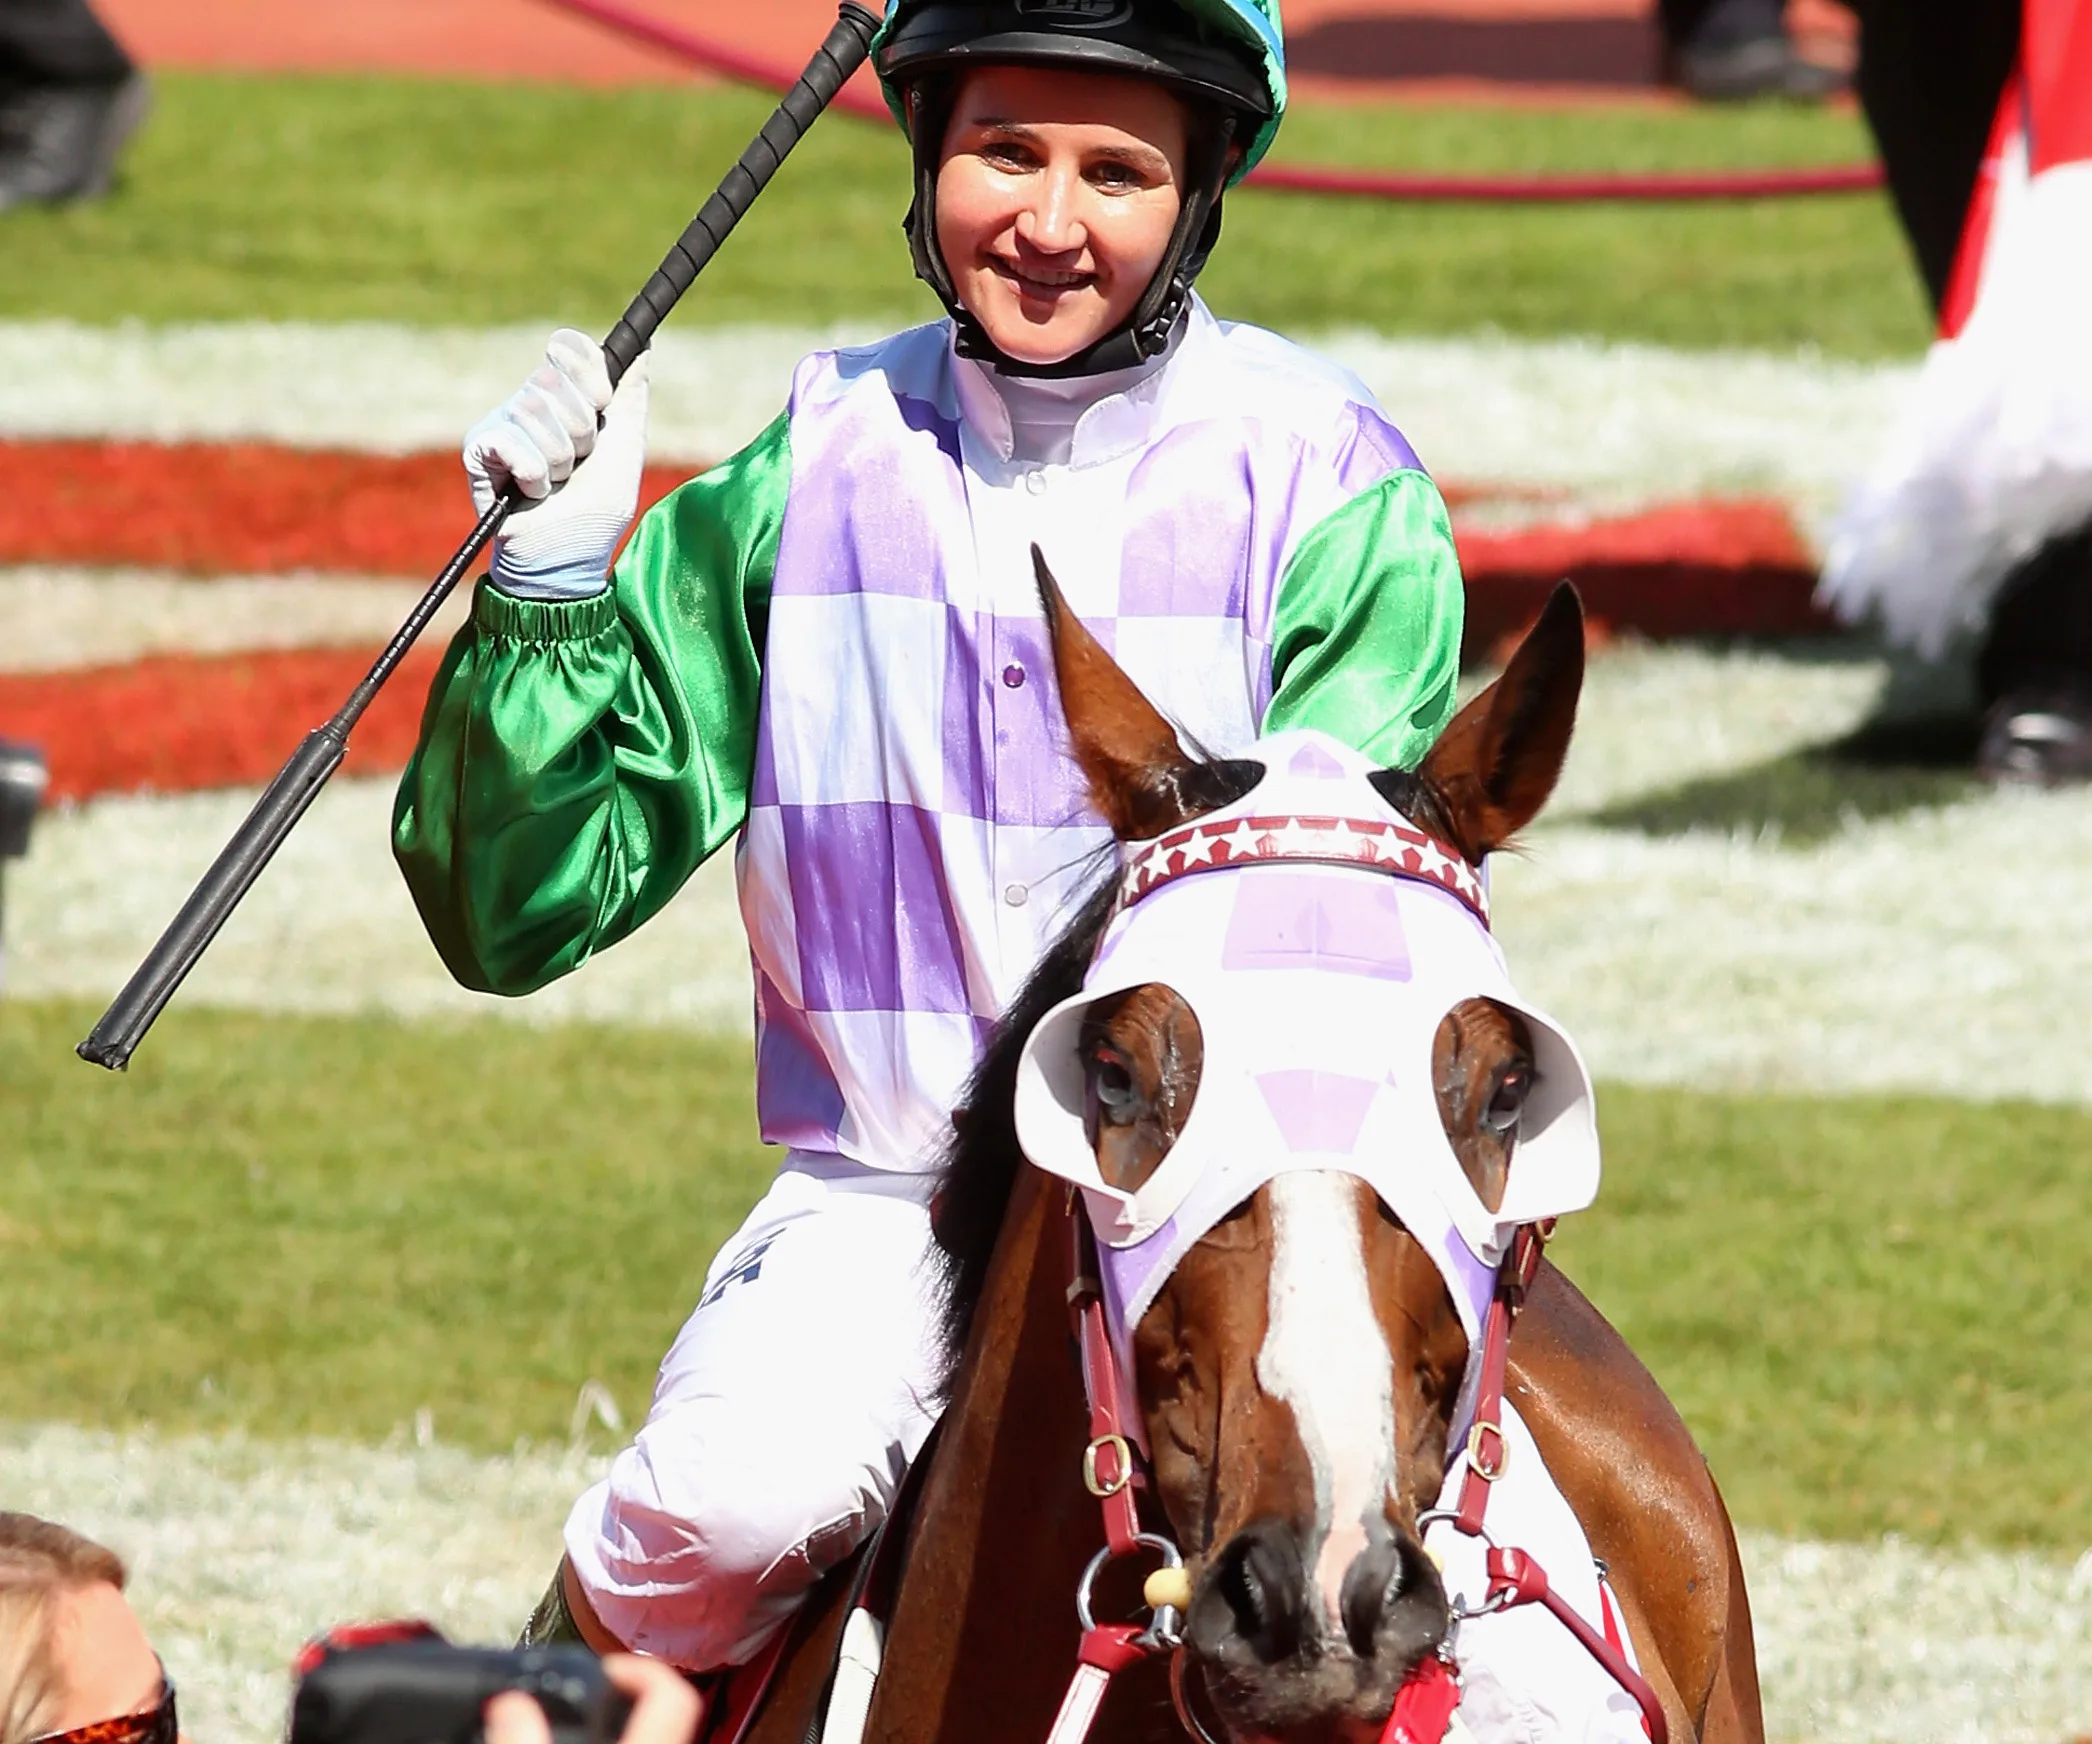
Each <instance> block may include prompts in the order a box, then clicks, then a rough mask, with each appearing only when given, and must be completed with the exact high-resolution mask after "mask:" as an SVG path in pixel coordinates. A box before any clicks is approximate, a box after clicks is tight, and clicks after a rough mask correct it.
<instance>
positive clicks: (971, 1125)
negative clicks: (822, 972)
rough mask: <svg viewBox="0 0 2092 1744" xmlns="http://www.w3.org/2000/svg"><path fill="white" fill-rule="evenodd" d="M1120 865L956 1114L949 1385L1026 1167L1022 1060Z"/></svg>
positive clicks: (941, 1251)
mask: <svg viewBox="0 0 2092 1744" xmlns="http://www.w3.org/2000/svg"><path fill="white" fill-rule="evenodd" d="M1117 874H1118V867H1117V865H1116V863H1114V864H1113V866H1112V868H1111V871H1110V875H1108V876H1106V877H1104V878H1103V879H1102V880H1100V881H1099V883H1098V885H1097V887H1096V888H1095V889H1094V890H1092V891H1091V892H1090V894H1089V895H1088V896H1087V897H1085V898H1084V899H1083V904H1082V907H1081V908H1080V909H1079V910H1078V911H1077V913H1076V916H1075V919H1074V920H1073V921H1072V922H1070V923H1069V926H1068V929H1067V931H1065V932H1064V933H1062V934H1061V936H1060V937H1059V938H1058V939H1056V940H1055V941H1054V942H1053V945H1052V947H1051V948H1050V949H1049V950H1048V951H1047V953H1046V955H1045V956H1044V957H1042V958H1040V960H1039V966H1038V967H1037V968H1036V969H1034V970H1033V971H1032V973H1031V979H1030V980H1028V981H1027V982H1025V984H1024V990H1023V991H1022V992H1021V993H1019V994H1018V995H1017V997H1016V999H1015V1000H1014V1001H1013V1002H1012V1003H1011V1005H1010V1008H1009V1009H1008V1010H1007V1011H1005V1012H1004V1013H1003V1014H1002V1017H1001V1019H1000V1020H999V1021H998V1022H997V1024H996V1026H995V1033H994V1034H993V1035H992V1036H990V1037H989V1039H988V1047H987V1051H986V1052H985V1053H983V1054H982V1055H981V1062H980V1064H979V1065H978V1066H976V1067H975V1068H974V1072H973V1077H972V1078H971V1079H970V1080H969V1081H968V1083H967V1086H966V1096H965V1100H964V1101H963V1102H961V1104H960V1105H959V1107H958V1108H957V1109H955V1110H954V1111H953V1114H952V1136H951V1139H950V1141H949V1142H948V1143H947V1144H946V1146H945V1152H944V1157H943V1160H942V1162H941V1164H940V1166H939V1173H940V1175H941V1177H942V1178H941V1180H940V1181H939V1184H938V1194H937V1200H936V1205H937V1210H936V1216H935V1218H934V1220H933V1221H934V1228H935V1231H936V1236H937V1252H938V1260H939V1265H940V1268H941V1270H942V1273H943V1276H942V1280H941V1283H942V1295H943V1301H942V1304H941V1306H942V1312H943V1321H944V1325H943V1337H944V1382H943V1384H944V1387H945V1388H946V1389H947V1390H949V1388H950V1386H951V1382H952V1377H953V1376H954V1374H956V1372H957V1370H958V1367H959V1359H960V1357H961V1356H962V1355H963V1354H964V1353H965V1350H966V1334H967V1332H968V1330H969V1329H970V1328H971V1327H972V1325H973V1311H974V1308H975V1306H976V1305H977V1304H978V1303H979V1302H980V1299H981V1291H982V1290H983V1289H985V1288H986V1287H987V1282H988V1264H989V1261H990V1260H992V1259H993V1258H994V1255H995V1239H996V1237H997V1236H998V1235H999V1234H1000V1233H1001V1232H1002V1220H1003V1215H1004V1213H1005V1212H1007V1211H1008V1209H1009V1205H1010V1193H1011V1190H1012V1189H1013V1188H1014V1187H1015V1185H1016V1182H1017V1171H1018V1169H1019V1168H1021V1167H1022V1166H1023V1163H1024V1152H1023V1150H1022V1149H1021V1148H1020V1147H1019V1146H1018V1143H1017V1110H1016V1103H1017V1062H1018V1060H1019V1059H1020V1058H1021V1057H1022V1055H1023V1053H1024V1044H1025V1042H1026V1041H1027V1040H1028V1039H1029V1038H1030V1036H1031V1032H1032V1031H1033V1030H1034V1029H1036V1028H1037V1027H1038V1023H1039V1019H1041V1018H1042V1017H1044V1016H1045V1015H1046V1014H1047V1012H1049V1011H1051V1010H1052V1009H1053V1008H1054V1007H1055V1006H1056V1005H1058V1004H1060V1002H1061V1001H1062V1000H1063V999H1067V998H1070V997H1072V996H1073V995H1074V994H1075V993H1077V992H1079V991H1080V990H1081V987H1082V977H1083V975H1084V973H1085V972H1086V971H1087V970H1088V968H1089V966H1090V958H1091V957H1092V956H1093V955H1095V953H1096V949H1097V940H1098V938H1099V937H1100V936H1101V935H1102V934H1103V931H1104V927H1105V923H1106V922H1107V921H1109V920H1110V918H1111V911H1112V902H1113V898H1114V897H1115V896H1116V894H1117V891H1118V876H1117Z"/></svg>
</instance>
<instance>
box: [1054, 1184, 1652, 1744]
mask: <svg viewBox="0 0 2092 1744" xmlns="http://www.w3.org/2000/svg"><path fill="white" fill-rule="evenodd" d="M1062 1205H1063V1210H1062V1217H1063V1221H1064V1223H1065V1225H1066V1229H1067V1235H1068V1250H1069V1256H1070V1258H1069V1272H1070V1282H1069V1285H1068V1308H1069V1311H1070V1313H1071V1314H1072V1315H1073V1317H1074V1321H1075V1337H1076V1344H1077V1348H1078V1351H1079V1353H1080V1360H1081V1364H1082V1385H1083V1391H1084V1392H1085V1393H1086V1394H1087V1395H1088V1399H1089V1409H1090V1439H1089V1443H1088V1445H1087V1446H1086V1447H1085V1448H1084V1450H1083V1456H1082V1476H1083V1483H1084V1485H1085V1486H1086V1487H1087V1488H1088V1490H1089V1492H1090V1494H1091V1495H1093V1496H1095V1497H1096V1498H1097V1502H1098V1506H1099V1508H1100V1509H1101V1510H1102V1512H1103V1516H1104V1548H1103V1549H1102V1550H1101V1551H1099V1552H1098V1554H1097V1555H1096V1557H1095V1558H1093V1559H1092V1561H1091V1563H1090V1565H1089V1567H1088V1569H1087V1570H1085V1571H1084V1574H1083V1580H1082V1586H1081V1589H1080V1591H1079V1592H1078V1595H1077V1600H1076V1609H1077V1612H1078V1614H1079V1616H1080V1617H1081V1620H1082V1625H1083V1631H1082V1645H1081V1646H1080V1648H1079V1649H1078V1650H1077V1653H1076V1667H1075V1675H1074V1676H1073V1678H1072V1679H1070V1681H1069V1684H1068V1693H1067V1694H1066V1695H1065V1696H1064V1697H1062V1699H1061V1706H1060V1712H1059V1713H1058V1714H1057V1715H1056V1716H1055V1717H1054V1722H1053V1727H1052V1730H1051V1731H1049V1732H1048V1733H1047V1734H1046V1744H1083V1740H1084V1739H1085V1738H1087V1737H1088V1735H1089V1731H1090V1728H1091V1727H1092V1726H1093V1725H1094V1724H1095V1723H1096V1718H1097V1712H1098V1709H1099V1708H1100V1707H1101V1706H1102V1705H1103V1702H1104V1693H1105V1691H1106V1690H1107V1689H1109V1688H1110V1686H1111V1680H1112V1679H1113V1678H1114V1677H1115V1676H1117V1675H1118V1673H1120V1672H1121V1671H1124V1670H1125V1669H1126V1668H1127V1667H1128V1666H1130V1665H1133V1664H1136V1663H1137V1662H1138V1661H1140V1660H1142V1659H1145V1658H1148V1657H1150V1656H1152V1655H1156V1654H1161V1653H1174V1654H1176V1655H1178V1669H1179V1670H1181V1666H1182V1653H1183V1643H1182V1640H1181V1638H1180V1637H1179V1636H1178V1634H1177V1623H1178V1617H1177V1613H1176V1610H1175V1608H1174V1607H1173V1606H1171V1605H1168V1604H1163V1605H1157V1606H1154V1607H1153V1611H1154V1615H1153V1617H1152V1619H1151V1621H1150V1622H1149V1623H1148V1624H1147V1625H1146V1626H1145V1627H1143V1626H1141V1625H1138V1624H1133V1623H1099V1622H1098V1621H1097V1620H1096V1619H1095V1617H1094V1616H1093V1615H1092V1614H1091V1610H1090V1587H1091V1585H1092V1583H1093V1582H1094V1580H1095V1578H1096V1575H1097V1573H1098V1571H1099V1570H1100V1569H1101V1568H1102V1567H1103V1566H1104V1565H1105V1564H1106V1563H1107V1562H1109V1561H1111V1560H1113V1559H1114V1558H1116V1557H1121V1556H1126V1555H1129V1554H1131V1553H1132V1552H1134V1551H1136V1550H1140V1549H1143V1548H1145V1549H1151V1550H1157V1551H1159V1552H1161V1553H1162V1555H1163V1559H1164V1565H1165V1566H1166V1567H1169V1568H1181V1567H1182V1565H1183V1557H1182V1555H1181V1553H1180V1552H1179V1551H1178V1550H1177V1547H1176V1546H1175V1545H1174V1544H1173V1543H1171V1542H1170V1541H1169V1540H1168V1539H1165V1538H1163V1537H1161V1536H1159V1535H1158V1534H1154V1533H1147V1532H1143V1531H1142V1530H1141V1526H1140V1507H1139V1501H1138V1496H1137V1491H1138V1490H1139V1489H1140V1487H1141V1486H1142V1485H1143V1483H1144V1481H1145V1480H1144V1478H1143V1475H1142V1473H1141V1471H1140V1470H1139V1467H1138V1463H1137V1461H1136V1460H1135V1457H1134V1453H1133V1444H1132V1442H1131V1440H1130V1439H1129V1438H1128V1437H1127V1434H1126V1425H1125V1424H1124V1422H1123V1421H1122V1420H1121V1419H1120V1416H1119V1401H1120V1400H1121V1399H1122V1398H1125V1397H1127V1396H1128V1395H1127V1394H1126V1393H1124V1392H1123V1391H1122V1390H1121V1385H1120V1374H1119V1363H1118V1357H1117V1356H1116V1354H1115V1353H1114V1347H1113V1344H1112V1339H1111V1332H1110V1328H1109V1327H1108V1326H1107V1325H1106V1322H1105V1318H1104V1297H1103V1292H1102V1290H1101V1289H1100V1288H1099V1285H1098V1281H1097V1264H1096V1255H1095V1248H1094V1243H1093V1238H1092V1237H1091V1234H1090V1229H1089V1222H1088V1219H1087V1218H1086V1217H1084V1216H1083V1215H1082V1213H1081V1211H1080V1210H1079V1209H1078V1206H1077V1200H1076V1195H1075V1192H1074V1190H1073V1189H1070V1190H1069V1191H1068V1193H1067V1194H1066V1195H1065V1197H1064V1199H1063V1201H1062ZM1550 1233H1552V1230H1551V1227H1549V1226H1542V1225H1539V1224H1523V1225H1521V1226H1520V1227H1519V1230H1518V1233H1517V1235H1516V1236H1515V1237H1514V1238H1513V1240H1512V1244H1511V1251H1510V1252H1509V1253H1507V1254H1506V1255H1505V1256H1504V1260H1503V1264H1502V1265H1501V1266H1500V1267H1498V1269H1497V1277H1496V1290H1495V1293H1494V1295H1493V1296H1492V1298H1491V1300H1490V1305H1489V1318H1488V1321H1487V1323H1486V1324H1485V1326H1484V1327H1483V1332H1482V1366H1481V1372H1480V1374H1479V1376H1478V1378H1477V1384H1476V1391H1475V1415H1474V1426H1473V1428H1472V1429H1470V1430H1469V1432H1468V1437H1467V1451H1466V1454H1465V1456H1464V1457H1465V1458H1466V1461H1467V1472H1466V1475H1465V1476H1464V1478H1463V1479H1462V1481H1461V1486H1460V1503H1459V1507H1458V1508H1457V1509H1456V1510H1455V1511H1454V1513H1453V1515H1452V1524H1453V1526H1454V1528H1455V1529H1456V1530H1457V1531H1460V1532H1464V1533H1467V1534H1468V1535H1469V1536H1471V1537H1481V1538H1484V1539H1485V1540H1486V1539H1488V1533H1487V1529H1486V1527H1485V1525H1484V1517H1485V1515H1486V1514H1487V1512H1488V1508H1489V1492H1490V1486H1491V1485H1492V1484H1494V1483H1495V1482H1496V1480H1497V1479H1498V1478H1499V1477H1500V1476H1502V1474H1503V1470H1504V1456H1505V1451H1506V1443H1505V1441H1504V1432H1503V1397H1504V1368H1505V1363H1506V1361H1507V1359H1508V1357H1509V1354H1510V1348H1511V1323H1512V1321H1513V1320H1515V1319H1516V1318H1517V1316H1518V1311H1519V1309H1520V1308H1522V1307H1523V1306H1524V1305H1525V1299H1526V1294H1527V1292H1528V1291H1529V1290H1530V1289H1531V1287H1532V1282H1533V1279H1534V1277H1535V1276H1536V1275H1537V1274H1538V1272H1539V1270H1540V1257H1541V1252H1542V1250H1543V1248H1544V1247H1545V1245H1546V1241H1547V1237H1548V1235H1549V1234H1550ZM1488 1542H1489V1552H1488V1564H1487V1566H1488V1571H1489V1595H1488V1598H1487V1599H1486V1601H1485V1602H1484V1604H1483V1606H1482V1610H1484V1611H1501V1610H1508V1609H1510V1608H1511V1607H1513V1606H1515V1605H1526V1604H1541V1605H1545V1606H1546V1607H1547V1609H1548V1610H1549V1611H1550V1612H1552V1613H1553V1614H1554V1616H1555V1617H1556V1618H1558V1619H1559V1620H1560V1621H1561V1623H1562V1625H1563V1626H1564V1627H1565V1628H1566V1629H1568V1631H1569V1632H1570V1634H1572V1635H1573V1636H1575V1638H1576V1639H1577V1641H1578V1642H1579V1643H1580V1644H1581V1645H1582V1646H1583V1648H1584V1649H1585V1650H1586V1651H1587V1652H1588V1653H1590V1655H1591V1656H1592V1657H1593V1658H1594V1659H1596V1660H1597V1661H1598V1663H1599V1664H1600V1665H1602V1666H1603V1667H1604V1668H1605V1669H1606V1671H1607V1672H1608V1673H1610V1674H1611V1676H1612V1677H1613V1678H1614V1680H1615V1681H1616V1682H1618V1683H1619V1685H1620V1687H1621V1688H1622V1689H1624V1690H1625V1691H1626V1692H1627V1693H1628V1694H1629V1695H1630V1696H1632V1697H1633V1698H1634V1700H1635V1704H1636V1705H1637V1706H1638V1707H1639V1708H1640V1709H1641V1711H1642V1726H1643V1729H1644V1730H1645V1731H1646V1732H1647V1733H1648V1735H1649V1740H1650V1744H1669V1736H1670V1730H1669V1727H1668V1725H1667V1723H1666V1722H1665V1719H1664V1712H1663V1704H1662V1702H1661V1701H1660V1700H1659V1699H1658V1698H1657V1694H1656V1691H1655V1690H1654V1689H1652V1688H1651V1687H1650V1685H1649V1682H1648V1680H1647V1679H1646V1678H1644V1677H1643V1676H1642V1674H1641V1673H1640V1672H1638V1671H1637V1670H1636V1669H1635V1668H1634V1666H1633V1664H1632V1663H1631V1662H1630V1661H1629V1659H1628V1657H1627V1652H1626V1647H1625V1643H1624V1641H1615V1640H1613V1639H1611V1631H1610V1630H1608V1631H1607V1632H1606V1633H1604V1634H1601V1633H1600V1632H1599V1631H1598V1630H1596V1629H1593V1628H1592V1627H1591V1625H1590V1624H1589V1623H1587V1622H1586V1621H1585V1620H1584V1618H1583V1617H1582V1616H1581V1615H1580V1614H1579V1613H1578V1612H1577V1610H1576V1608H1575V1607H1574V1606H1573V1605H1571V1604H1570V1603H1569V1602H1568V1601H1567V1600H1566V1599H1564V1598H1562V1597H1561V1595H1560V1594H1558V1593H1557V1592H1555V1590H1554V1588H1553V1587H1552V1585H1551V1584H1550V1583H1549V1581H1548V1579H1547V1574H1546V1571H1545V1570H1544V1569H1542V1568H1541V1566H1540V1565H1539V1563H1537V1562H1536V1561H1534V1560H1533V1558H1532V1557H1531V1556H1529V1555H1527V1554H1526V1552H1524V1551H1522V1550H1516V1549H1511V1548H1506V1547H1502V1546H1499V1545H1497V1544H1496V1543H1495V1541H1494V1540H1489V1541H1488ZM1175 1687H1176V1688H1177V1692H1178V1712H1179V1716H1180V1718H1182V1719H1183V1721H1184V1723H1185V1725H1186V1726H1187V1728H1189V1729H1192V1730H1194V1731H1197V1732H1199V1733H1200V1734H1201V1735H1203V1730H1204V1729H1203V1728H1202V1727H1200V1726H1199V1725H1198V1723H1197V1721H1196V1720H1195V1719H1193V1718H1192V1717H1191V1716H1190V1715H1189V1714H1188V1713H1186V1712H1185V1710H1184V1707H1183V1695H1182V1686H1181V1682H1178V1683H1177V1684H1176V1686H1175ZM1459 1705H1460V1679H1459V1674H1458V1671H1457V1670H1456V1668H1455V1667H1454V1665H1453V1664H1452V1662H1451V1660H1450V1657H1449V1656H1448V1655H1447V1654H1446V1651H1445V1650H1444V1649H1443V1648H1441V1650H1440V1652H1439V1653H1435V1654H1432V1655H1430V1656H1429V1657H1427V1658H1426V1659H1424V1660H1423V1661H1422V1662H1421V1663H1419V1664H1418V1666H1417V1667H1416V1669H1415V1670H1414V1671H1412V1672H1411V1673H1410V1674H1409V1676H1408V1678H1407V1679H1405V1680H1404V1682H1403V1684H1402V1687H1401V1688H1400V1689H1399V1690H1398V1691H1396V1693H1395V1705H1394V1711H1393V1712H1392V1713H1391V1714H1390V1715H1389V1716H1388V1721H1387V1725H1386V1727H1385V1728H1384V1729H1383V1730H1382V1732H1381V1734H1380V1744H1443V1740H1444V1738H1445V1735H1446V1731H1447V1729H1448V1728H1449V1727H1450V1726H1451V1724H1452V1719H1453V1711H1454V1710H1455V1709H1456V1708H1457V1707H1458V1706H1459Z"/></svg>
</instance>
